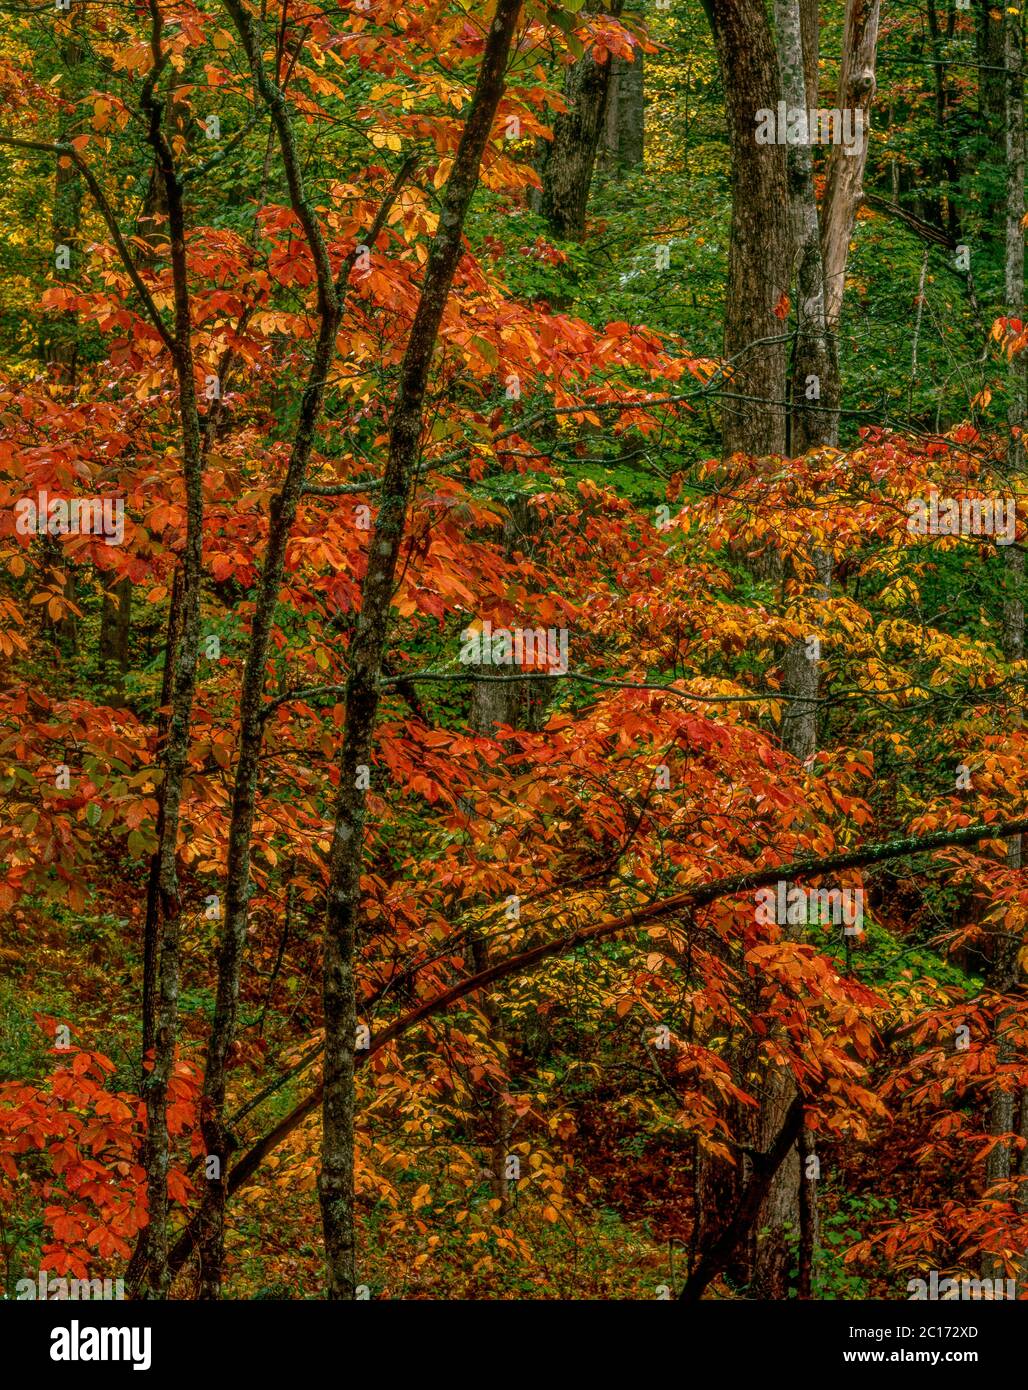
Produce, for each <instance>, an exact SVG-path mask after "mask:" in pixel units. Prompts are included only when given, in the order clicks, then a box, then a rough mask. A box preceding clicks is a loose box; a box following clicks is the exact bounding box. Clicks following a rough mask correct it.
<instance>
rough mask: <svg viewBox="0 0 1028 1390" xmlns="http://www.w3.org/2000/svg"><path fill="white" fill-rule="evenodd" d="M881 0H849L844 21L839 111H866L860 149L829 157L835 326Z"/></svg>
mask: <svg viewBox="0 0 1028 1390" xmlns="http://www.w3.org/2000/svg"><path fill="white" fill-rule="evenodd" d="M878 14H879V0H847V3H846V19H845V23H844V26H843V47H842V66H841V70H840V74H839V96H838V100H837V102H836V104H837V106H838V107H839V109H840V110H842V109H847V108H848V109H850V110H853V111H854V112H856V111H860V112H862V113H863V122H864V124H863V138H862V140H861V142H860V146H859V149H858V151H857V153H856V154H847V153H846V152H845V150H844V149H843V147H842V146H841V145H833V146H832V149H831V153H830V154H829V156H828V176H827V180H826V184H825V193H824V219H823V222H822V226H821V254H822V259H823V261H824V281H825V320H826V322H827V324H828V327H829V329H830V330H832V331H834V330H835V328H836V326H837V325H838V322H839V315H840V313H841V312H842V299H843V292H844V289H845V285H846V261H847V258H848V256H849V247H850V238H851V237H852V235H853V224H854V221H855V219H856V215H857V208H858V207H859V206H860V202H861V198H862V197H863V192H862V186H863V180H864V167H865V165H866V163H867V151H868V145H869V144H870V141H869V139H868V135H869V128H870V120H871V103H872V101H873V100H874V93H875V61H876V57H877V51H878Z"/></svg>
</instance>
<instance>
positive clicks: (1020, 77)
mask: <svg viewBox="0 0 1028 1390" xmlns="http://www.w3.org/2000/svg"><path fill="white" fill-rule="evenodd" d="M1004 66H1005V68H1006V72H1005V74H1004V78H1005V102H1004V110H1005V124H1006V172H1007V194H1006V257H1005V266H1004V272H1005V273H1004V281H1005V285H1004V299H1005V301H1006V312H1007V314H1008V316H1009V317H1011V318H1017V319H1021V318H1023V316H1024V226H1023V219H1024V212H1025V196H1024V174H1025V149H1024V17H1023V14H1022V12H1021V11H1020V10H1017V9H1012V8H1010V9H1007V10H1006V12H1005V14H1004ZM1007 389H1008V401H1007V428H1008V431H1009V443H1008V446H1007V471H1008V474H1009V476H1010V477H1011V478H1012V479H1013V478H1019V477H1020V476H1022V475H1023V473H1024V465H1025V445H1024V437H1023V432H1024V428H1025V424H1026V420H1028V401H1026V389H1025V359H1024V356H1023V355H1017V356H1015V357H1014V358H1013V359H1012V360H1011V362H1010V366H1009V369H1008V374H1007ZM1004 554H1005V556H1006V570H1007V573H1006V593H1005V598H1004V605H1003V642H1004V647H1005V654H1006V656H1007V658H1008V660H1009V661H1011V662H1016V661H1021V660H1023V658H1024V552H1023V551H1022V550H1019V549H1018V547H1017V546H1008V547H1007V548H1006V550H1005V552H1004ZM1018 723H1020V717H1019V718H1018ZM1021 846H1022V838H1021V836H1020V835H1016V836H1014V837H1013V838H1011V839H1010V840H1008V842H1007V864H1008V865H1009V866H1010V868H1012V869H1019V868H1020V867H1021V865H1022V849H1021ZM1019 973H1020V968H1019V964H1018V959H1017V942H1016V941H1012V940H1010V939H1009V937H1008V936H1007V935H1006V934H1005V933H1003V932H1002V931H1000V932H997V933H996V936H995V938H994V941H993V959H992V963H991V969H990V984H991V985H992V987H993V989H995V990H997V991H999V992H1001V993H1008V992H1010V991H1012V990H1013V989H1014V988H1015V987H1016V985H1017V981H1018V977H1019ZM1008 1025H1009V1012H1008V1010H1006V1009H1003V1010H1001V1011H1000V1013H999V1014H998V1016H997V1018H996V1060H997V1063H999V1064H1003V1063H1009V1062H1011V1061H1012V1060H1013V1057H1014V1052H1013V1047H1012V1044H1011V1043H1010V1041H1009V1038H1008V1036H1007V1027H1008ZM1017 1107H1018V1098H1017V1096H1016V1095H1015V1093H1014V1092H1013V1091H1012V1090H1004V1089H1003V1088H1002V1087H1001V1086H999V1085H996V1086H994V1087H993V1091H992V1096H991V1099H990V1102H989V1133H990V1134H991V1135H993V1136H997V1135H1006V1136H1008V1135H1011V1134H1012V1133H1013V1132H1014V1128H1015V1125H1014V1116H1015V1110H1016V1109H1017ZM1020 1119H1021V1114H1020V1113H1019V1114H1018V1120H1019V1121H1020ZM1012 1157H1013V1151H1012V1144H1011V1141H1010V1140H1009V1139H1008V1138H1005V1139H1003V1140H1002V1141H1001V1142H1000V1143H998V1144H995V1145H994V1146H993V1147H992V1148H991V1149H990V1150H989V1154H988V1157H987V1158H986V1160H985V1182H986V1187H987V1188H992V1187H996V1188H997V1196H998V1197H999V1198H1000V1199H1002V1197H1003V1195H1004V1194H1003V1192H1002V1184H1004V1183H1008V1182H1009V1181H1010V1179H1011V1177H1012V1172H1013V1165H1012ZM1005 1272H1006V1271H1005V1269H1004V1266H1003V1262H1002V1261H1001V1260H999V1259H998V1258H996V1257H995V1256H992V1255H987V1256H986V1257H985V1258H984V1260H983V1261H982V1273H983V1275H984V1276H985V1277H987V1278H988V1277H992V1278H1002V1277H1004V1275H1005Z"/></svg>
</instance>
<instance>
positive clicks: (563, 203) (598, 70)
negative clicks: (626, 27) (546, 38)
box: [540, 0, 624, 241]
mask: <svg viewBox="0 0 1028 1390" xmlns="http://www.w3.org/2000/svg"><path fill="white" fill-rule="evenodd" d="M623 3H624V0H611V3H610V5H609V6H608V8H607V10H606V13H608V14H611V15H615V16H616V15H619V14H620V13H621V7H622V4H623ZM587 8H588V7H587ZM610 80H611V59H610V56H609V54H608V56H607V57H606V58H605V59H604V60H603V62H601V63H597V62H596V61H595V59H594V58H593V56H592V54H591V53H586V54H585V55H584V57H582V58H579V59H578V61H577V62H575V63H572V65H571V67H570V68H569V69H568V71H567V75H566V77H565V79H564V98H565V101H566V103H567V106H568V110H567V111H566V112H560V113H559V114H558V115H557V116H556V118H555V119H554V122H553V140H552V141H550V142H549V143H548V146H547V148H546V149H545V150H544V151H543V168H542V179H543V191H542V199H541V203H540V211H541V212H542V215H543V217H544V218H545V219H546V221H547V222H548V223H549V225H550V228H551V229H552V231H553V233H554V235H555V236H558V237H562V238H564V239H565V240H570V241H580V240H581V239H582V237H583V236H584V235H585V213H586V207H587V205H588V202H589V186H590V184H591V183H592V177H593V165H594V164H595V162H596V152H597V149H598V147H599V143H600V136H601V134H602V133H603V128H604V117H605V115H606V109H607V92H608V90H609V87H610Z"/></svg>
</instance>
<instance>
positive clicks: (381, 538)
mask: <svg viewBox="0 0 1028 1390" xmlns="http://www.w3.org/2000/svg"><path fill="white" fill-rule="evenodd" d="M520 8H521V0H498V4H497V6H496V10H495V14H494V17H493V21H492V24H491V26H490V28H489V30H488V34H487V37H486V43H485V50H484V53H483V56H482V63H481V66H480V68H479V72H478V80H477V82H476V84H475V92H474V95H473V97H472V101H471V107H470V110H469V113H468V117H467V121H466V123H465V126H464V130H463V132H462V134H461V139H460V143H459V145H458V147H457V153H456V155H455V157H454V162H453V169H452V171H451V173H450V177H449V179H448V180H447V183H446V188H445V192H444V194H443V200H442V210H441V213H440V219H439V226H438V228H437V230H436V233H435V236H434V237H433V239H432V244H431V247H430V250H429V255H428V263H427V265H426V268H425V274H424V279H423V282H422V289H421V298H420V300H419V303H418V308H417V312H416V314H415V316H414V322H413V325H412V327H411V332H410V337H409V339H408V342H407V349H406V351H405V353H404V357H403V362H402V364H401V367H400V382H399V387H398V390H397V394H396V399H395V402H394V406H393V410H392V412H391V418H392V428H391V431H390V436H389V453H388V458H387V461H386V470H385V476H384V478H383V482H382V490H381V494H380V496H381V503H380V508H379V513H378V518H377V521H376V525H375V529H374V531H373V533H372V535H371V539H370V543H369V546H368V568H367V572H366V574H365V577H364V581H363V584H362V585H361V610H360V619H359V621H358V624H357V631H356V633H355V635H354V637H353V640H352V642H351V645H350V652H349V665H350V670H349V677H348V680H347V690H346V701H345V704H346V721H345V732H344V736H343V746H342V750H341V753H340V780H339V797H338V800H337V802H336V808H335V831H334V834H333V838H332V850H331V854H330V857H329V889H328V911H327V917H326V927H325V958H324V1013H325V1053H324V1083H323V1099H322V1131H323V1137H322V1162H321V1173H320V1175H319V1184H318V1185H319V1194H320V1199H321V1213H322V1224H323V1227H324V1233H325V1257H326V1263H327V1274H328V1296H329V1297H330V1298H333V1299H341V1298H352V1297H353V1296H354V1290H355V1287H356V1229H355V1211H354V1171H353V1164H354V1124H355V1110H356V1097H355V1092H354V1075H355V1067H354V1052H355V1043H356V1027H357V1007H356V981H355V970H356V954H357V932H358V925H359V922H360V876H361V862H362V858H363V840H364V829H365V815H366V812H365V804H364V792H363V791H362V790H361V786H362V785H363V781H364V779H363V778H362V777H361V776H360V775H359V769H361V768H367V767H370V765H371V753H372V747H373V742H374V733H375V721H376V717H377V713H378V702H379V678H380V673H381V670H382V661H383V657H384V654H385V647H386V630H387V624H388V619H389V609H390V603H391V599H392V593H393V586H394V582H395V576H396V566H397V560H398V557H399V554H400V547H401V544H402V542H403V535H404V530H405V524H406V514H407V506H408V502H409V499H410V493H411V488H412V486H413V480H414V474H415V471H416V467H417V461H418V455H419V448H420V438H421V428H422V422H423V418H424V402H425V391H426V389H427V386H428V377H429V370H430V367H431V362H432V353H433V349H434V347H435V342H436V338H437V336H438V333H439V325H440V323H441V321H442V316H443V310H444V308H445V306H446V301H447V298H448V296H449V293H450V286H451V284H452V282H453V276H454V272H455V270H456V268H457V262H458V260H459V259H460V253H461V236H462V232H463V227H464V220H465V217H466V216H467V212H468V208H469V206H470V203H471V198H472V195H473V193H474V191H475V187H476V185H477V183H478V172H479V167H480V165H481V161H482V154H483V152H484V150H485V145H486V141H487V140H488V138H489V132H490V129H491V126H492V122H493V118H494V116H495V114H496V110H497V107H498V105H499V102H500V98H501V96H502V94H503V90H504V73H505V70H506V65H507V58H508V55H509V52H510V48H511V43H512V41H513V37H514V28H515V25H516V23H517V19H518V14H519V11H520Z"/></svg>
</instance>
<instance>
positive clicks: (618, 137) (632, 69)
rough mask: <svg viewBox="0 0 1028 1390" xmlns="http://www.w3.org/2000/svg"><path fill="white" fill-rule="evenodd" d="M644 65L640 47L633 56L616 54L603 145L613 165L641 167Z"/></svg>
mask: <svg viewBox="0 0 1028 1390" xmlns="http://www.w3.org/2000/svg"><path fill="white" fill-rule="evenodd" d="M645 81H646V67H645V58H644V55H643V51H642V49H641V48H637V49H635V50H634V58H633V59H632V60H631V61H629V59H627V58H615V59H614V60H613V63H612V66H611V75H610V86H609V88H608V91H607V111H606V119H605V135H604V148H605V150H606V154H607V159H608V162H609V163H610V164H612V165H613V166H614V168H616V169H641V168H642V165H643V156H644V144H645V129H646V94H645Z"/></svg>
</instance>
